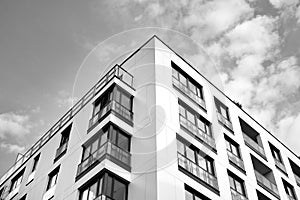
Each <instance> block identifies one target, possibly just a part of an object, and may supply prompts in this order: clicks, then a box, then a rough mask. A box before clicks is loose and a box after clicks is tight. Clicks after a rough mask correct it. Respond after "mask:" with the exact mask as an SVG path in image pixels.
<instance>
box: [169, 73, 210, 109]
mask: <svg viewBox="0 0 300 200" xmlns="http://www.w3.org/2000/svg"><path fill="white" fill-rule="evenodd" d="M173 85H174V86H175V88H177V89H178V90H179V91H180V92H181V93H183V94H184V95H186V96H187V97H189V98H190V99H192V100H193V101H194V102H196V103H197V104H198V105H200V106H201V107H202V108H204V109H205V108H206V105H205V101H204V100H203V99H202V98H201V97H199V96H198V95H197V94H195V93H194V92H193V91H192V90H190V89H189V88H188V87H187V86H185V85H184V84H182V83H181V82H179V81H178V80H177V79H176V78H174V77H173Z"/></svg>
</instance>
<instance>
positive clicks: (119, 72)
mask: <svg viewBox="0 0 300 200" xmlns="http://www.w3.org/2000/svg"><path fill="white" fill-rule="evenodd" d="M114 77H116V78H118V79H120V80H121V81H122V82H124V83H125V84H127V85H129V86H130V87H132V86H133V76H132V75H131V74H129V73H128V72H127V71H126V70H124V69H123V68H122V67H120V66H119V65H115V66H114V67H113V68H112V69H110V70H109V71H108V72H107V73H106V74H105V75H104V76H103V77H102V78H101V79H100V80H99V81H98V82H97V83H96V84H95V85H94V86H93V87H92V88H91V89H90V90H89V91H88V92H87V93H86V94H85V95H84V96H83V97H82V98H81V99H80V100H79V101H78V102H77V103H76V104H75V105H74V106H73V107H72V108H71V109H69V110H68V112H67V113H66V114H65V115H64V116H63V117H61V118H60V119H59V120H58V121H57V122H56V123H55V124H54V125H53V126H52V127H51V128H50V129H49V130H48V131H47V132H46V133H45V134H44V135H43V136H42V137H41V138H40V139H39V140H38V141H37V142H36V143H35V144H34V145H33V146H32V147H31V148H30V149H28V150H27V151H26V152H25V154H24V155H23V156H22V157H20V158H19V159H18V160H17V161H16V162H15V164H14V165H13V166H12V167H11V168H10V169H9V170H8V171H7V172H6V173H5V174H4V175H3V176H2V177H1V179H0V185H1V184H2V183H3V182H4V181H5V180H6V179H7V178H8V177H10V176H11V175H12V174H13V173H14V172H15V171H16V170H17V169H18V168H19V167H21V165H22V164H23V163H25V162H26V161H27V160H28V159H29V158H30V157H31V156H32V155H33V154H34V153H35V152H36V151H37V150H38V149H40V148H41V147H42V146H43V145H44V144H45V143H46V142H48V140H49V139H50V138H51V137H52V136H53V135H54V134H55V133H56V132H57V131H58V130H60V129H61V128H62V127H63V126H64V125H65V124H66V123H67V122H69V121H70V120H71V119H72V118H73V117H74V116H75V115H76V114H77V113H78V112H79V111H80V110H81V109H82V108H83V107H84V106H85V105H86V104H87V103H88V102H89V101H90V100H91V99H93V97H94V96H95V95H97V94H98V92H99V91H100V90H101V89H102V88H103V87H104V86H105V85H106V84H107V83H108V82H109V81H111V80H112V79H113V78H114Z"/></svg>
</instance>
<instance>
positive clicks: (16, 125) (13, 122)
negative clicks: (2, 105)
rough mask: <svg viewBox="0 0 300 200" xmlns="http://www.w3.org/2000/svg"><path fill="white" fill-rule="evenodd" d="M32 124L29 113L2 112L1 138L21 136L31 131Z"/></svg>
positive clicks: (0, 121)
mask: <svg viewBox="0 0 300 200" xmlns="http://www.w3.org/2000/svg"><path fill="white" fill-rule="evenodd" d="M31 128H32V124H31V122H30V121H29V116H28V115H22V114H16V113H13V112H10V113H2V114H0V138H5V137H6V136H13V137H21V136H24V135H26V134H28V133H30V129H31Z"/></svg>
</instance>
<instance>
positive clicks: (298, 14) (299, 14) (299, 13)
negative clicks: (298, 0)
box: [296, 5, 300, 23]
mask: <svg viewBox="0 0 300 200" xmlns="http://www.w3.org/2000/svg"><path fill="white" fill-rule="evenodd" d="M296 19H297V22H298V23H300V5H299V6H298V7H297V10H296Z"/></svg>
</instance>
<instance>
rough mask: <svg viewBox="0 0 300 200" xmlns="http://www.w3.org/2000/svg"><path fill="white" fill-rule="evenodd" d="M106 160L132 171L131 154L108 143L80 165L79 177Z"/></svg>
mask: <svg viewBox="0 0 300 200" xmlns="http://www.w3.org/2000/svg"><path fill="white" fill-rule="evenodd" d="M104 159H109V160H111V161H113V162H115V163H116V164H118V165H120V166H121V167H123V168H125V169H127V170H130V166H131V154H130V153H129V152H127V151H125V150H123V149H121V148H119V147H117V146H116V145H114V144H112V143H110V142H106V143H105V144H103V145H102V146H101V147H100V148H99V149H98V150H96V151H95V152H93V153H92V154H91V155H90V156H89V157H87V158H86V159H85V160H83V161H82V162H81V163H80V164H79V165H78V169H77V176H79V175H81V174H82V173H83V172H85V171H86V170H88V169H90V168H92V167H93V166H95V165H97V164H99V163H100V162H101V161H103V160H104Z"/></svg>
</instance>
